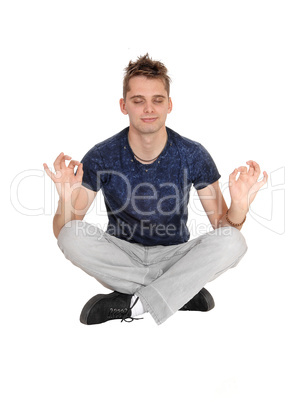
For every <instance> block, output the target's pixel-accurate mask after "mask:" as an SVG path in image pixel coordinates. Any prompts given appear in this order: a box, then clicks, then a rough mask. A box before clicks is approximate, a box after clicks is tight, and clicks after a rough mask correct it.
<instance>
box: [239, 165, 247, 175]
mask: <svg viewBox="0 0 295 402" xmlns="http://www.w3.org/2000/svg"><path fill="white" fill-rule="evenodd" d="M238 171H239V172H240V173H241V174H246V173H247V172H248V169H247V167H246V166H240V167H239V168H238Z"/></svg>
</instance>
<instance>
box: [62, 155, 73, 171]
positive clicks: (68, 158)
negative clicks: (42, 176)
mask: <svg viewBox="0 0 295 402" xmlns="http://www.w3.org/2000/svg"><path fill="white" fill-rule="evenodd" d="M71 159H72V157H71V156H69V155H64V156H63V157H62V158H61V161H60V167H61V168H62V169H65V168H66V163H65V161H66V160H68V161H69V160H71Z"/></svg>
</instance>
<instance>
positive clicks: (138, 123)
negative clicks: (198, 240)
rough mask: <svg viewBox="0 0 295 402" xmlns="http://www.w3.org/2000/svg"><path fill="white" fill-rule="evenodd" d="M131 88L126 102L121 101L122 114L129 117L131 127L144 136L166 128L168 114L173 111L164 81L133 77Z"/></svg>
mask: <svg viewBox="0 0 295 402" xmlns="http://www.w3.org/2000/svg"><path fill="white" fill-rule="evenodd" d="M129 88H130V91H128V92H127V94H126V99H125V101H124V99H120V107H121V111H122V113H124V114H128V115H129V120H130V127H132V128H133V129H135V130H136V131H137V132H138V133H142V134H149V133H156V132H158V131H159V130H160V129H161V128H163V126H165V121H166V118H167V114H168V113H170V112H171V110H172V102H171V98H168V93H167V91H166V89H165V86H164V83H163V81H162V80H161V79H154V78H146V77H143V76H138V77H133V78H131V79H130V81H129Z"/></svg>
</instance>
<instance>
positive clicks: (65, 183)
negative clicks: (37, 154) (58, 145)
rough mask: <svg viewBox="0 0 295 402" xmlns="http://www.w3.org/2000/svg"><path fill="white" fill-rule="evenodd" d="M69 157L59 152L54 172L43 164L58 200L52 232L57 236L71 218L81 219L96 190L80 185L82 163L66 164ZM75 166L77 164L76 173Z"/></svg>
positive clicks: (72, 161)
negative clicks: (54, 187)
mask: <svg viewBox="0 0 295 402" xmlns="http://www.w3.org/2000/svg"><path fill="white" fill-rule="evenodd" d="M66 160H71V157H70V156H68V155H64V153H63V152H62V153H60V154H59V156H58V157H57V158H56V160H55V162H54V169H55V171H56V173H55V174H54V173H52V172H51V171H50V170H49V168H48V166H47V165H46V163H44V164H43V166H44V169H45V171H46V173H47V175H48V176H49V177H50V178H51V179H52V180H53V182H54V184H55V186H56V189H57V192H58V194H59V201H58V207H57V211H56V214H55V216H54V218H53V233H54V235H55V237H56V238H57V237H58V235H59V232H60V231H61V228H62V227H63V226H64V225H65V224H66V223H68V222H69V221H71V220H82V219H83V218H84V216H85V215H86V212H87V210H88V209H89V207H90V205H91V204H92V202H93V200H94V198H95V196H96V192H95V191H92V190H89V189H87V188H86V187H84V186H82V185H81V183H82V177H83V167H82V163H80V162H78V161H75V160H71V161H70V163H69V165H68V166H66V164H65V161H66ZM75 166H78V169H77V172H76V174H75V173H74V169H75Z"/></svg>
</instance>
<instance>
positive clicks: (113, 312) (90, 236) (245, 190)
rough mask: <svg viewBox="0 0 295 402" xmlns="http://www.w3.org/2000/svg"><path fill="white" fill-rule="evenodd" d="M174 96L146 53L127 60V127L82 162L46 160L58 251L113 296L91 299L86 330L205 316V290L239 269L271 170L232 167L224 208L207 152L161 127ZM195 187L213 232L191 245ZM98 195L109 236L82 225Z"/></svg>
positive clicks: (208, 305) (162, 70) (209, 303)
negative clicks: (55, 198)
mask: <svg viewBox="0 0 295 402" xmlns="http://www.w3.org/2000/svg"><path fill="white" fill-rule="evenodd" d="M169 91H170V78H169V77H168V75H167V69H166V67H165V66H164V65H163V64H162V63H161V62H159V61H153V60H152V59H150V58H149V56H148V54H146V55H145V56H143V57H140V58H138V60H137V61H136V62H131V61H130V63H129V65H128V67H127V68H126V69H125V77H124V85H123V98H122V99H120V108H121V111H122V113H123V114H125V115H128V116H129V127H127V128H125V129H124V130H122V131H121V132H120V133H118V134H116V135H114V136H112V137H111V138H109V139H107V140H105V141H102V142H100V143H99V144H97V145H95V146H94V147H93V148H92V149H91V150H90V151H89V152H87V153H86V155H85V156H84V158H83V159H82V162H81V163H79V162H78V161H76V160H71V157H70V156H68V155H64V154H63V153H61V154H60V155H59V156H58V157H57V159H56V160H55V162H54V168H55V170H56V174H54V173H52V172H51V171H50V170H49V169H48V166H47V165H46V164H44V168H45V171H46V172H47V174H48V175H49V177H50V178H51V179H52V180H53V181H54V183H55V185H56V188H57V191H58V193H59V196H60V199H59V204H58V209H57V212H56V214H55V217H54V220H53V230H54V234H55V236H56V238H57V239H58V245H59V247H60V249H61V250H62V252H63V253H64V255H65V257H66V258H67V259H69V260H70V261H71V262H72V263H73V264H75V265H77V266H78V267H80V268H82V269H83V270H84V271H85V272H86V273H88V274H89V275H91V276H93V277H94V278H95V279H97V280H98V281H99V282H100V283H101V284H103V285H104V286H105V287H107V288H109V289H111V290H113V292H112V293H109V294H107V295H105V294H99V295H96V296H94V297H92V298H91V299H90V300H89V301H88V302H87V303H86V305H85V306H84V308H83V310H82V312H81V316H80V320H81V322H82V323H84V324H87V325H89V324H98V323H102V322H105V321H108V320H112V319H116V318H119V319H121V320H128V319H130V320H133V319H134V317H136V316H138V315H141V314H143V313H144V312H149V313H150V314H151V315H152V317H153V318H154V320H155V321H156V323H157V324H161V323H163V322H164V321H165V320H166V319H167V318H169V317H170V316H171V315H172V314H174V313H175V312H176V311H178V310H195V311H208V310H210V309H212V308H213V307H214V300H213V298H212V296H211V295H210V293H209V292H208V291H207V290H206V289H204V288H203V286H204V285H205V284H206V283H207V282H209V281H212V280H213V279H215V278H216V277H217V276H219V275H220V274H221V273H223V272H225V271H226V270H227V269H229V268H231V267H234V266H236V265H237V263H238V262H239V260H240V259H241V258H242V256H243V255H244V254H245V252H246V250H247V246H246V243H245V240H244V238H243V236H242V235H241V233H240V229H241V227H242V225H243V223H244V222H245V219H246V214H247V212H248V210H249V205H250V204H251V202H252V201H253V199H254V198H255V196H256V193H257V191H258V190H259V189H260V187H262V186H263V185H264V184H265V183H266V181H267V174H266V172H264V177H263V180H261V181H260V182H258V181H257V180H258V177H259V174H260V168H259V165H258V164H257V163H256V162H254V161H248V162H247V164H248V166H249V168H248V169H247V167H246V166H241V167H239V168H238V169H235V170H234V171H233V172H232V173H231V175H230V176H229V185H230V195H231V205H230V208H229V209H228V208H227V205H226V203H225V201H224V198H223V196H222V194H221V191H220V187H219V184H218V179H219V178H220V174H219V172H218V170H217V168H216V166H215V163H214V162H213V160H212V158H211V156H210V155H209V153H208V152H207V151H206V149H205V148H204V147H203V146H202V145H201V144H199V143H197V142H195V141H192V140H190V139H188V138H185V137H183V136H181V135H179V134H177V133H176V132H174V131H173V130H171V129H170V128H168V127H166V126H165V122H166V118H167V115H168V113H170V112H171V110H172V101H171V98H170V96H169ZM66 160H70V162H69V164H68V166H67V165H66V163H65V161H66ZM76 166H78V168H77V171H76V173H74V169H75V167H76ZM238 174H239V176H238ZM237 176H238V178H237ZM192 185H193V186H194V187H195V189H196V190H197V191H198V195H199V197H200V200H201V202H202V205H203V207H204V210H205V211H206V213H207V215H208V218H209V220H210V223H211V225H212V227H213V230H212V231H210V232H209V233H207V234H205V235H203V236H200V237H198V238H197V239H194V240H190V241H189V231H188V228H187V226H186V222H187V205H188V201H189V192H190V188H191V186H192ZM100 189H102V191H103V195H104V198H105V204H106V208H107V213H108V218H109V223H108V228H107V230H106V232H104V231H102V230H100V229H99V228H98V227H96V226H94V225H90V224H89V223H87V222H85V221H83V218H84V216H85V214H86V212H87V210H88V209H89V207H90V205H91V204H92V202H93V200H94V198H95V196H96V194H97V192H98V191H99V190H100Z"/></svg>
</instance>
